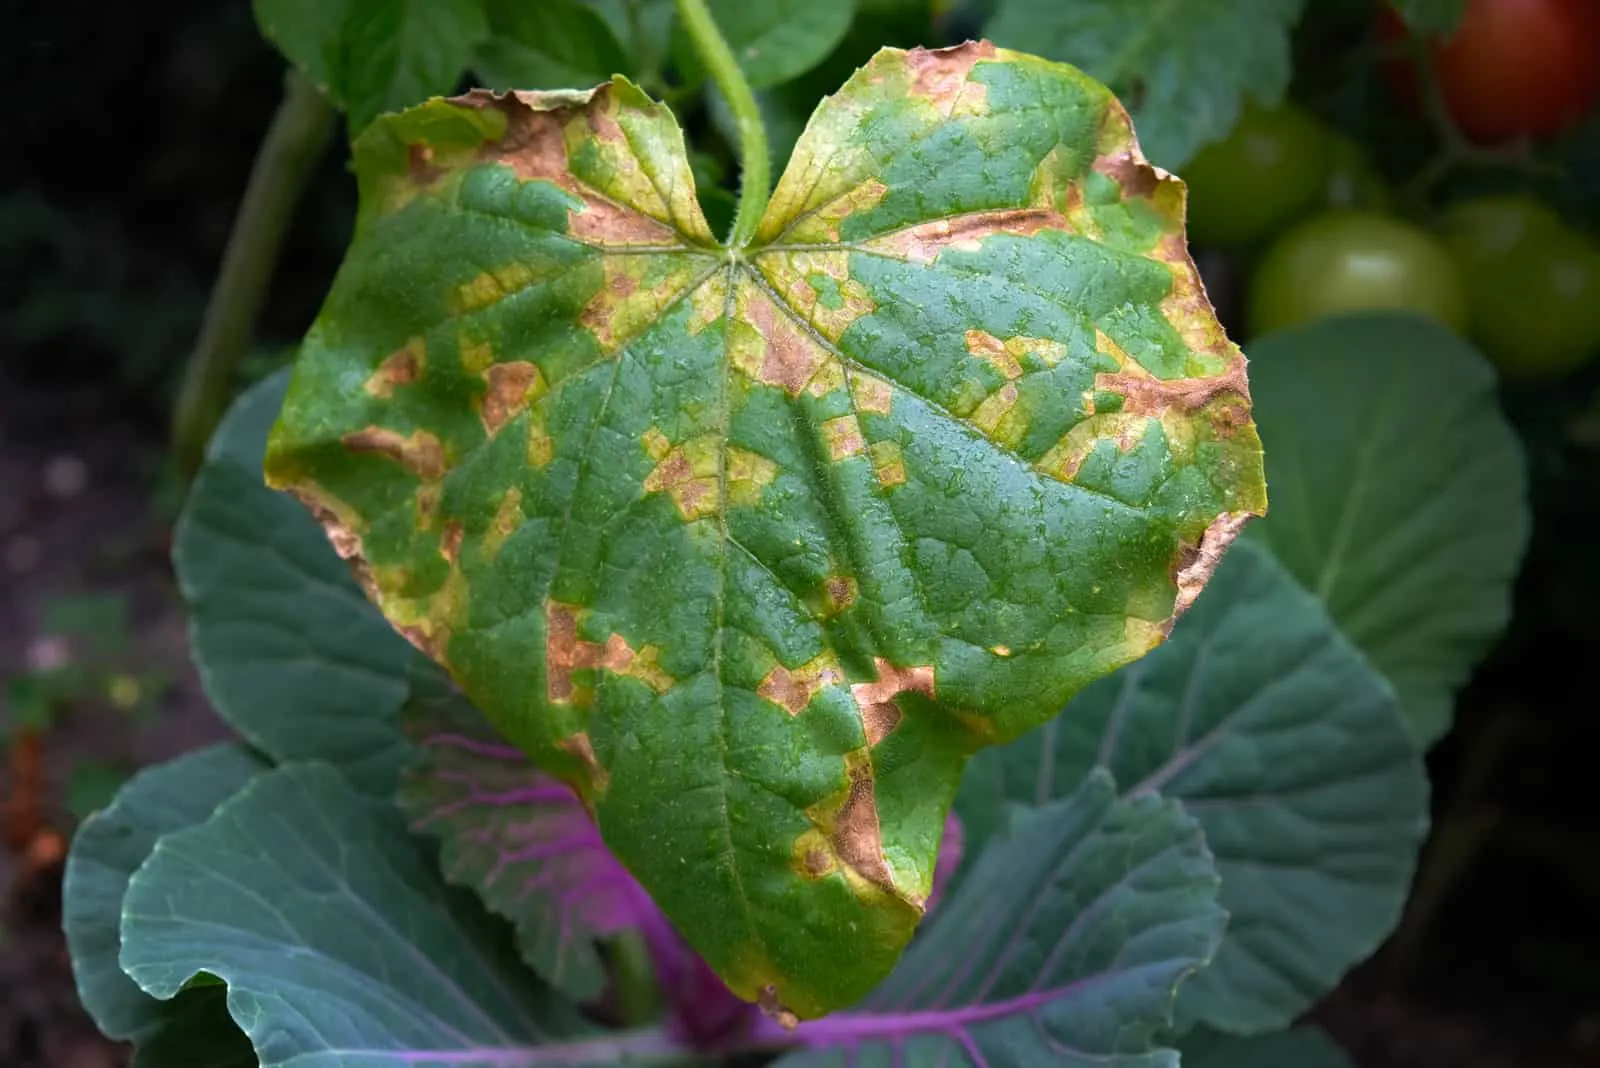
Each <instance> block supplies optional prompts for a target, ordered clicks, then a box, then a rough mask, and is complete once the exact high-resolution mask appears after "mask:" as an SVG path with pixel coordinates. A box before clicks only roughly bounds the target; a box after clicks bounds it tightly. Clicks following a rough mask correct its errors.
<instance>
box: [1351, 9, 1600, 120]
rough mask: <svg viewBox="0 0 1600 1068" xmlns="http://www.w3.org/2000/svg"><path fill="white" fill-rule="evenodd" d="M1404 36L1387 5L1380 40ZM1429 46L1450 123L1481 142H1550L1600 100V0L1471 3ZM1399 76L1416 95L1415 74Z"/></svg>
mask: <svg viewBox="0 0 1600 1068" xmlns="http://www.w3.org/2000/svg"><path fill="white" fill-rule="evenodd" d="M1404 32H1405V29H1404V25H1403V24H1402V23H1401V22H1400V18H1399V16H1398V15H1396V14H1395V13H1394V12H1393V11H1392V10H1390V9H1389V8H1388V7H1387V6H1385V7H1384V8H1383V12H1382V16H1381V20H1380V24H1379V35H1380V37H1382V38H1383V39H1385V40H1387V41H1394V40H1396V39H1398V38H1399V37H1400V36H1401V35H1402V34H1403V33H1404ZM1429 47H1430V49H1431V51H1432V54H1433V63H1434V71H1435V73H1436V75H1437V77H1438V79H1439V89H1440V91H1441V92H1442V93H1443V95H1444V100H1445V105H1446V106H1447V107H1448V108H1449V110H1450V115H1451V118H1452V119H1454V120H1455V123H1456V126H1457V127H1458V128H1460V130H1461V132H1462V133H1464V134H1466V136H1468V137H1470V138H1472V139H1473V140H1474V141H1479V142H1485V143H1494V142H1500V141H1509V140H1513V139H1515V138H1519V137H1549V136H1551V135H1553V134H1556V133H1559V132H1561V130H1562V129H1563V128H1565V127H1566V126H1567V125H1569V124H1570V123H1572V122H1573V121H1574V120H1575V119H1577V118H1579V117H1581V116H1582V115H1583V114H1584V113H1585V112H1586V111H1588V110H1589V108H1590V107H1592V106H1594V103H1595V101H1596V99H1600V0H1469V2H1468V4H1467V9H1466V12H1465V14H1463V15H1462V17H1461V23H1460V24H1459V25H1458V26H1457V27H1456V29H1455V32H1454V33H1452V34H1451V35H1450V36H1449V37H1447V38H1445V39H1444V40H1442V41H1435V42H1432V43H1431V44H1430V46H1429ZM1394 75H1395V77H1396V80H1397V81H1398V82H1400V83H1401V84H1400V85H1399V86H1397V87H1399V88H1401V90H1402V92H1403V93H1404V94H1405V95H1406V96H1408V97H1414V95H1415V94H1414V90H1412V89H1411V88H1410V86H1409V85H1408V84H1405V83H1408V82H1409V75H1410V70H1409V69H1408V68H1405V69H1402V70H1400V71H1396V72H1394Z"/></svg>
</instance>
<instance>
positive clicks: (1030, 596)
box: [266, 44, 1265, 1017]
mask: <svg viewBox="0 0 1600 1068" xmlns="http://www.w3.org/2000/svg"><path fill="white" fill-rule="evenodd" d="M356 169H357V174H358V180H359V183H360V187H361V199H362V202H361V208H360V215H359V219H358V226H357V233H356V236H355V239H354V242H353V244H352V246H351V249H350V252H349V254H348V256H347V258H346V261H345V263H344V265H343V267H342V268H341V270H340V273H339V276H338V278H337V280H336V281H335V284H334V287H333V290H332V292H331V293H330V295H329V297H328V300H327V303H326V304H325V306H324V308H323V310H322V313H321V314H320V316H319V317H318V319H317V321H316V323H315V324H314V326H313V327H312V330H311V332H310V334H309V335H308V337H307V339H306V342H305V344H304V346H303V347H302V350H301V356H300V359H299V362H298V364H297V367H296V370H295V375H294V380H293V383H292V385H291V387H290V392H289V396H288V399H287V400H286V402H285V404H284V409H283V413H282V416H281V418H280V421H279V423H278V425H277V427H276V428H275V430H274V432H273V438H272V440H271V443H270V445H269V448H268V454H267V460H266V468H267V472H268V477H269V479H270V481H271V482H272V484H273V485H275V486H277V487H280V488H286V489H290V490H292V491H293V492H294V493H296V494H297V495H298V496H299V497H300V498H301V499H302V500H304V501H305V502H306V503H307V504H308V506H309V507H310V508H311V509H312V510H313V512H314V513H315V514H316V515H317V516H318V517H319V518H320V519H321V521H322V522H323V524H324V526H325V527H326V529H327V530H328V533H329V535H330V537H331V538H332V540H333V542H334V544H335V545H336V547H337V548H338V549H339V551H340V552H341V554H342V555H344V556H345V557H346V558H347V559H348V560H349V561H350V562H351V564H352V565H353V567H354V568H355V570H356V573H357V575H358V577H359V578H360V579H361V581H362V583H363V584H364V586H365V587H366V589H367V591H368V593H369V595H370V596H371V597H372V598H373V599H374V600H375V601H376V602H377V603H378V604H379V605H380V607H381V608H382V610H383V612H384V613H385V615H386V616H387V617H388V618H389V619H390V620H391V621H392V622H393V623H394V624H395V626H396V627H397V628H398V629H400V630H401V631H402V632H403V633H404V634H406V636H407V637H409V638H410V639H411V641H412V642H413V643H415V644H416V645H417V646H418V647H419V648H421V649H422V650H424V651H425V652H427V653H428V654H429V655H430V656H432V657H433V658H435V659H436V660H438V661H439V662H440V663H442V664H444V665H445V666H447V667H448V669H449V671H450V672H451V674H452V675H453V676H454V677H455V679H456V680H457V681H458V682H459V684H460V685H461V687H462V689H463V690H464V691H465V693H466V694H467V696H468V697H469V698H471V700H472V701H473V703H474V704H476V705H477V706H478V707H479V708H481V709H482V710H483V711H484V712H485V713H486V714H487V715H488V716H489V718H490V719H491V721H493V722H494V724H495V725H496V727H497V728H498V729H499V730H500V731H502V732H503V733H504V734H505V735H506V736H507V738H508V739H509V740H510V741H512V742H513V743H514V744H515V745H517V746H518V747H519V748H521V749H522V750H523V751H524V752H526V753H528V754H530V756H532V757H533V758H534V760H535V761H536V762H537V763H538V764H539V765H540V766H541V767H543V768H544V769H545V770H547V771H549V772H550V773H551V774H553V775H556V776H557V777H559V778H562V779H564V780H566V781H568V782H570V783H573V784H574V785H575V786H576V787H577V788H578V790H579V791H580V794H581V796H582V797H583V799H584V801H585V803H586V804H587V805H588V806H590V808H591V809H592V811H593V812H594V815H595V817H596V819H597V821H598V823H599V826H600V829H601V833H602V835H603V836H604V838H605V840H606V842H607V844H608V845H609V846H610V847H611V849H612V851H613V852H614V853H615V854H616V855H617V856H618V858H619V859H620V860H621V861H622V862H623V863H624V864H625V865H626V866H627V867H628V869H629V870H630V871H632V872H633V873H634V874H635V875H636V876H637V877H638V878H639V880H640V881H641V883H643V884H644V886H645V887H646V888H647V889H648V890H649V891H650V893H651V894H652V896H653V897H654V898H655V899H656V901H657V902H658V903H659V904H660V905H661V907H662V908H663V909H664V910H665V911H666V913H667V915H668V916H669V917H670V918H671V919H672V921H673V923H674V925H675V926H677V927H678V929H679V930H680V931H682V932H683V934H684V935H685V936H686V937H687V938H688V939H689V941H690V942H691V943H692V944H693V945H694V946H695V948H696V949H697V950H698V951H699V952H700V953H701V954H702V955H703V956H705V957H706V959H707V960H708V961H709V962H710V964H711V965H712V966H713V967H714V968H716V970H717V971H718V973H719V974H720V975H721V976H722V977H723V978H724V979H725V980H726V981H727V982H728V984H729V985H730V986H731V987H732V988H733V989H734V990H735V991H736V992H738V993H739V994H740V995H741V996H744V997H746V998H749V999H752V1000H755V999H758V998H760V999H762V1000H765V1001H767V1002H768V1003H769V1004H773V1006H774V1007H776V1005H782V1006H786V1007H787V1008H789V1009H791V1010H792V1011H794V1012H795V1013H797V1014H798V1015H800V1016H803V1017H809V1016H815V1015H819V1014H821V1013H823V1012H826V1011H828V1010H830V1009H834V1008H839V1007H841V1006H843V1005H847V1004H850V1003H852V1002H854V1001H856V1000H858V999H859V998H860V997H861V996H863V995H864V994H865V993H866V992H867V991H868V990H870V989H871V988H872V987H873V985H875V984H876V983H877V982H878V981H879V980H881V979H882V978H883V977H884V976H885V975H887V974H888V972H889V970H890V968H891V967H892V965H893V964H894V961H895V959H896V958H897V956H898V955H899V952H900V950H901V948H902V947H903V946H904V945H905V943H906V941H907V940H908V939H909V938H910V935H911V932H912V930H913V929H914V927H915V926H916V924H917V922H918V920H919V919H920V917H921V915H922V913H923V910H924V905H925V902H926V900H927V897H928V894H929V890H930V887H931V881H932V878H933V872H934V866H935V858H936V853H937V849H938V844H939V839H940V837H941V835H942V832H943V828H944V822H945V814H946V811H947V809H948V808H949V804H950V801H951V798H952V796H953V794H954V792H955V788H956V785H957V783H958V781H959V779H960V775H961V771H962V768H963V767H964V765H965V763H966V760H967V758H968V757H969V756H970V755H971V754H972V753H974V752H976V751H977V750H979V749H981V748H982V747H984V746H986V745H990V744H994V743H996V742H1001V741H1004V740H1006V739H1008V738H1011V737H1015V736H1016V735H1018V734H1020V733H1021V732H1023V731H1025V730H1027V729H1028V728H1030V727H1033V726H1036V725H1037V724H1039V723H1041V722H1043V721H1044V720H1046V719H1048V718H1050V717H1051V716H1052V715H1053V714H1054V713H1055V712H1056V711H1057V710H1058V709H1060V708H1061V706H1062V705H1063V704H1064V703H1065V701H1066V700H1067V699H1068V698H1069V697H1071V696H1072V694H1073V693H1075V692H1076V691H1077V690H1078V689H1080V688H1081V687H1082V686H1084V685H1085V684H1087V683H1088V682H1090V681H1092V680H1094V679H1096V678H1098V677H1100V676H1102V675H1104V674H1106V673H1107V672H1109V671H1111V670H1113V669H1115V668H1117V667H1119V666H1121V665H1122V664H1125V663H1127V662H1129V661H1131V660H1133V659H1136V658H1137V657H1139V656H1141V655H1143V654H1144V653H1145V652H1147V651H1148V650H1149V649H1151V648H1153V647H1154V646H1155V645H1157V644H1158V643H1159V642H1160V641H1161V640H1162V639H1163V638H1164V636H1165V634H1166V633H1167V630H1168V629H1169V628H1170V626H1171V622H1172V620H1173V619H1174V618H1175V617H1176V615H1177V614H1178V613H1180V612H1181V611H1182V610H1183V609H1184V608H1185V607H1186V606H1187V605H1188V603H1190V602H1191V601H1192V600H1193V598H1194V596H1195V595H1196V594H1197V593H1198V592H1199V589H1200V587H1201V586H1202V585H1203V583H1204V581H1205V578H1206V577H1207V576H1208V575H1209V572H1210V568H1211V567H1212V566H1213V565H1214V564H1215V561H1216V559H1217V557H1218V555H1219V554H1220V552H1221V551H1222V549H1223V547H1225V546H1226V544H1227V543H1228V541H1229V540H1231V538H1232V537H1233V535H1234V534H1235V533H1236V532H1237V530H1238V529H1239V527H1240V526H1241V525H1242V523H1243V522H1244V520H1245V518H1246V517H1247V516H1248V515H1249V514H1252V513H1260V512H1262V511H1263V510H1264V509H1265V489H1264V485H1263V482H1262V472H1261V454H1260V442H1259V440H1258V438H1257V437H1256V434H1255V428H1254V424H1253V423H1252V422H1251V420H1250V412H1249V395H1248V390H1247V388H1246V383H1245V375H1244V367H1245V365H1244V359H1243V356H1242V354H1241V353H1240V352H1239V351H1238V349H1237V348H1236V347H1235V346H1234V345H1232V344H1231V343H1230V342H1229V341H1228V340H1227V338H1226V337H1225V336H1224V334H1223V332H1222V329H1221V328H1220V326H1219V325H1218V324H1217V322H1216V319H1215V317H1214V316H1213V314H1212V311H1211V308H1210V305H1209V304H1208V303H1207V301H1206V299H1205V295H1204V292H1203V290H1202V289H1201V286H1200V281H1199V277H1198V274H1197V273H1196V271H1195V269H1194V266H1193V263H1192V262H1191V260H1190V259H1189V257H1188V254H1187V252H1186V250H1185V246H1184V242H1183V235H1182V227H1181V220H1182V213H1183V192H1182V187H1181V186H1180V185H1179V184H1178V183H1176V182H1175V181H1172V180H1171V179H1169V178H1167V177H1166V176H1165V175H1163V174H1162V173H1161V172H1159V171H1157V170H1155V169H1154V168H1152V167H1150V166H1149V165H1148V164H1146V163H1145V161H1144V159H1143V157H1142V156H1141V155H1140V154H1139V150H1138V146H1137V144H1136V142H1135V140H1134V136H1133V131H1132V129H1131V127H1130V126H1129V123H1128V119H1127V116H1126V114H1125V113H1124V112H1123V111H1122V109H1121V107H1120V106H1119V105H1118V104H1117V103H1116V101H1115V100H1114V99H1113V98H1112V96H1111V95H1110V93H1109V92H1108V91H1107V90H1106V89H1105V88H1104V87H1103V86H1101V85H1099V84H1098V83H1096V82H1094V81H1093V80H1091V79H1089V78H1087V77H1085V76H1084V75H1083V74H1081V73H1080V72H1078V71H1076V70H1074V69H1073V68H1071V67H1067V66H1063V65H1059V64H1054V63H1049V62H1046V61H1043V60H1039V59H1036V58H1033V57H1030V56H1024V55H1019V54H1017V53H1012V52H1004V51H998V50H996V49H994V48H993V47H991V46H989V45H987V44H969V45H965V46H962V47H960V48H957V49H951V50H947V51H943V52H927V51H921V50H913V51H910V52H904V51H899V50H893V49H885V50H884V51H882V52H880V53H879V54H878V55H877V56H876V57H875V58H874V59H873V60H872V62H871V63H870V64H868V66H867V67H865V68H864V69H863V70H862V71H861V72H860V73H858V74H857V75H856V76H855V77H853V78H852V79H851V80H850V81H849V82H848V83H847V84H846V85H845V87H844V88H843V89H842V90H841V91H840V92H839V93H838V94H837V95H835V96H833V97H830V98H829V99H828V100H826V101H825V102H824V103H823V104H822V106H821V107H819V108H818V110H817V113H816V114H815V115H814V116H813V118H812V120H811V123H810V125H809V126H808V128H807V130H806V132H805V134H804V135H803V136H802V137H801V139H800V141H799V143H798V144H797V146H796V148H795V153H794V156H793V158H792V159H791V161H790V163H789V166H788V169H787V170H786V171H785V173H784V175H783V177H782V179H781V180H780V181H779V183H778V186H777V189H776V191H775V193H774V195H773V197H772V200H771V203H770V205H769V207H768V210H767V212H766V214H765V216H764V217H763V218H762V219H761V221H760V225H759V232H758V235H757V240H756V242H755V243H754V244H753V245H751V246H749V247H738V248H724V247H721V246H719V245H718V244H717V243H716V242H715V241H714V239H713V238H712V235H711V233H710V232H709V230H708V229H707V227H706V224H705V220H704V217H703V216H702V213H701V210H700V207H699V205H698V204H697V202H696V200H695V193H694V188H693V181H692V178H691V175H690V170H689V164H688V161H687V159H686V157H685V154H684V149H683V140H682V135H681V134H680V132H679V130H678V129H677V127H676V125H675V124H674V122H673V120H672V117H671V115H670V113H669V112H668V111H667V109H666V108H665V107H663V106H661V105H659V104H656V103H654V102H653V101H651V100H650V99H648V98H647V97H646V96H645V95H644V94H642V93H641V92H640V91H639V90H638V89H636V88H635V87H634V86H633V85H631V84H630V83H628V82H627V81H625V80H623V79H620V78H619V79H616V80H614V81H612V82H610V83H608V84H606V85H603V86H601V87H599V88H598V89H595V90H593V91H591V92H585V93H576V92H568V93H545V94H534V93H518V94H509V95H503V96H496V95H492V94H487V93H476V94H473V95H470V96H468V97H465V98H462V99H459V100H451V101H443V100H439V101H433V102H430V103H428V104H426V105H424V106H422V107H420V108H416V109H413V110H411V111H408V112H405V113H404V114H401V115H398V116H391V117H386V118H384V119H382V120H380V121H379V122H377V123H376V124H374V126H373V127H372V128H371V129H370V130H369V131H368V132H367V133H365V134H364V135H363V136H362V137H361V138H360V140H359V141H358V142H357V144H356Z"/></svg>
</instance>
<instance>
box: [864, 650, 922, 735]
mask: <svg viewBox="0 0 1600 1068" xmlns="http://www.w3.org/2000/svg"><path fill="white" fill-rule="evenodd" d="M873 666H874V667H875V668H876V670H877V673H878V677H877V678H876V679H874V680H873V681H872V682H858V683H854V684H853V685H851V687H850V694H851V696H853V697H854V698H855V699H856V706H857V707H858V708H860V709H861V726H862V729H863V730H864V731H865V732H866V736H867V744H868V745H869V746H872V745H877V744H878V743H879V742H881V741H882V740H883V739H884V737H885V736H886V735H887V734H888V733H889V732H890V731H892V730H894V728H895V727H896V725H898V724H899V722H900V707H899V705H898V704H896V703H895V699H896V698H897V697H899V696H900V695H901V694H903V693H920V694H922V695H923V696H924V697H927V698H929V699H932V698H933V695H934V692H933V686H934V681H933V666H932V665H930V664H923V665H921V666H919V667H908V668H902V667H897V666H895V665H894V664H891V663H889V661H887V660H885V659H883V658H882V657H876V658H875V659H874V660H873Z"/></svg>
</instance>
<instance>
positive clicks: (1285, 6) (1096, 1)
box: [986, 0, 1303, 169]
mask: <svg viewBox="0 0 1600 1068" xmlns="http://www.w3.org/2000/svg"><path fill="white" fill-rule="evenodd" d="M1302 6H1303V0H1178V2H1176V3H1175V2H1173V0H1075V2H1073V3H1062V2H1061V0H999V2H998V5H997V7H998V11H997V13H996V15H995V18H994V21H992V22H991V23H989V25H988V26H987V27H986V31H987V32H988V34H989V36H991V37H993V38H994V40H995V42H996V43H997V44H1001V45H1007V46H1010V47H1014V48H1026V49H1028V50H1030V51H1035V52H1039V53H1041V54H1043V55H1046V56H1049V57H1050V58H1051V59H1060V60H1064V61H1066V62H1068V63H1073V64H1076V65H1077V66H1079V67H1082V68H1083V69H1084V70H1085V71H1087V72H1088V73H1089V74H1090V75H1092V76H1094V77H1096V78H1098V79H1100V80H1101V81H1103V82H1105V83H1106V84H1107V85H1109V86H1111V88H1112V89H1113V90H1115V91H1116V92H1117V93H1118V94H1119V95H1120V96H1121V97H1122V98H1123V100H1124V102H1125V103H1126V104H1127V106H1128V108H1129V110H1130V111H1131V112H1132V113H1133V117H1134V122H1135V123H1136V124H1137V126H1138V128H1139V140H1140V142H1141V143H1142V144H1143V145H1144V149H1145V152H1146V154H1147V155H1149V157H1150V158H1151V159H1152V160H1154V161H1155V162H1156V163H1157V164H1159V165H1161V166H1163V167H1167V168H1172V169H1177V168H1181V167H1182V166H1183V165H1184V164H1185V163H1186V162H1188V161H1189V159H1190V157H1192V156H1193V155H1194V153H1195V151H1196V150H1197V149H1199V147H1200V146H1201V145H1203V144H1205V143H1206V142H1208V141H1215V140H1217V139H1219V138H1221V137H1223V136H1225V135H1226V134H1227V133H1228V131H1229V130H1230V129H1232V128H1233V124H1234V122H1235V121H1236V120H1237V119H1238V117H1239V108H1240V103H1241V101H1242V100H1243V99H1244V97H1245V96H1246V95H1249V96H1250V97H1251V98H1253V99H1254V100H1255V101H1256V102H1257V103H1260V104H1266V105H1272V104H1276V103H1277V102H1278V101H1279V100H1280V99H1282V97H1283V94H1284V90H1285V89H1287V88H1288V86H1289V70H1290V63H1289V30H1290V28H1291V27H1292V26H1293V25H1294V24H1295V22H1296V21H1297V20H1298V19H1299V18H1300V11H1301V7H1302Z"/></svg>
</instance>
